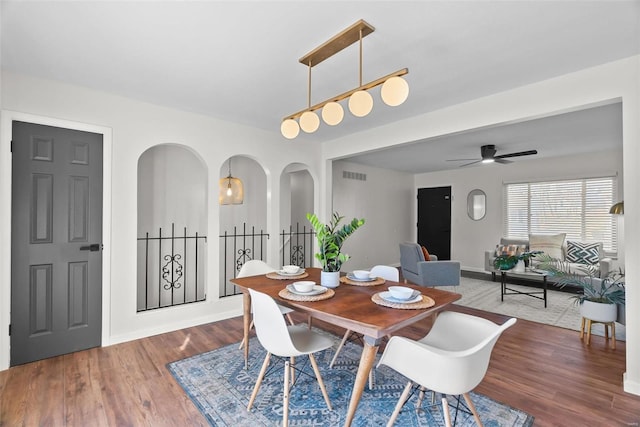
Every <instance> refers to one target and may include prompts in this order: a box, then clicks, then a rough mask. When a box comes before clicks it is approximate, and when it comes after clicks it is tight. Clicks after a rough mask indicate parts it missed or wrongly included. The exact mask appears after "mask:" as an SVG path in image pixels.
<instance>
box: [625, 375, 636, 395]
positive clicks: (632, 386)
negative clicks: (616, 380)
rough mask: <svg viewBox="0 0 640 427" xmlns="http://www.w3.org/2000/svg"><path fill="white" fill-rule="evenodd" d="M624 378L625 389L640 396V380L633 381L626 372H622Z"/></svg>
mask: <svg viewBox="0 0 640 427" xmlns="http://www.w3.org/2000/svg"><path fill="white" fill-rule="evenodd" d="M622 379H623V381H622V383H623V388H624V391H626V392H627V393H631V394H635V395H638V396H640V382H637V381H631V380H630V379H629V378H627V373H626V372H625V373H624V374H622Z"/></svg>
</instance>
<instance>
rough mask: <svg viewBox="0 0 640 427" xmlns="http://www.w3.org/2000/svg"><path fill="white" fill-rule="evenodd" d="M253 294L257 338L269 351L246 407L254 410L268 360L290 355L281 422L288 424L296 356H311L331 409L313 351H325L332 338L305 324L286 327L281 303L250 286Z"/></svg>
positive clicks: (285, 370) (323, 393)
mask: <svg viewBox="0 0 640 427" xmlns="http://www.w3.org/2000/svg"><path fill="white" fill-rule="evenodd" d="M249 294H250V295H251V301H252V304H253V307H254V310H253V317H254V321H255V327H256V334H257V336H258V341H260V344H262V346H263V347H264V348H265V350H267V355H266V357H265V358H264V363H263V364H262V368H261V369H260V374H259V375H258V379H257V380H256V385H255V386H254V388H253V392H252V393H251V398H250V399H249V405H248V406H247V410H248V411H249V410H251V407H252V406H253V402H254V401H255V398H256V396H257V394H258V390H259V389H260V384H261V383H262V380H263V378H264V375H265V372H266V370H267V367H268V366H269V360H270V359H271V355H272V354H273V355H275V356H280V357H286V358H290V359H287V360H286V362H285V365H284V382H283V384H284V391H283V398H282V400H283V408H282V425H283V426H284V427H286V426H288V425H289V382H290V374H291V373H292V370H293V366H292V365H293V362H294V360H293V359H294V358H295V357H296V356H303V355H308V356H309V360H310V361H311V366H312V367H313V371H314V373H315V375H316V378H317V380H318V385H319V386H320V390H321V391H322V396H323V397H324V401H325V402H326V404H327V407H328V408H329V410H332V408H331V402H330V401H329V395H328V394H327V390H326V388H325V386H324V382H323V381H322V376H321V375H320V371H319V370H318V364H317V363H316V359H315V357H313V353H316V352H318V351H322V350H325V349H327V348H329V347H331V346H332V345H333V340H332V339H331V338H329V337H327V336H324V335H321V334H319V333H317V332H314V331H312V330H309V329H308V328H307V327H306V326H302V325H291V326H287V324H286V323H285V321H284V318H283V317H282V315H281V314H280V310H278V305H277V304H276V302H275V301H274V300H273V298H271V297H270V296H269V295H267V294H264V293H262V292H258V291H255V290H253V289H249Z"/></svg>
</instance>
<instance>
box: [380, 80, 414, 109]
mask: <svg viewBox="0 0 640 427" xmlns="http://www.w3.org/2000/svg"><path fill="white" fill-rule="evenodd" d="M380 96H381V97H382V101H383V102H384V103H385V104H387V105H389V106H391V107H397V106H398V105H400V104H402V103H403V102H404V101H406V100H407V97H408V96H409V83H407V81H406V80H405V79H403V78H402V77H398V76H395V77H391V78H390V79H387V81H385V82H384V84H383V85H382V89H381V90H380Z"/></svg>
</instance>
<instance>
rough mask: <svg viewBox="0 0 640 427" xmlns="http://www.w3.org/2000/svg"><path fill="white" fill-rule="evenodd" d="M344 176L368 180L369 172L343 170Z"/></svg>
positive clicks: (345, 177)
mask: <svg viewBox="0 0 640 427" xmlns="http://www.w3.org/2000/svg"><path fill="white" fill-rule="evenodd" d="M342 178H344V179H355V180H357V181H366V180H367V174H366V173H360V172H349V171H342Z"/></svg>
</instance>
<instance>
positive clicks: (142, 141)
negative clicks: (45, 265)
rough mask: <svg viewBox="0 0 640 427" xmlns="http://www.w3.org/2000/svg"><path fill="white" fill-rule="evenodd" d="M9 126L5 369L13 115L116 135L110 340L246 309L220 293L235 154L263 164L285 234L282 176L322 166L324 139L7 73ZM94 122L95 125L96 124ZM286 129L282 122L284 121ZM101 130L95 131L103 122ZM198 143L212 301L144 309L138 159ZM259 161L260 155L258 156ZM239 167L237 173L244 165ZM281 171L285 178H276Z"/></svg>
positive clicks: (0, 285)
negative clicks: (299, 138)
mask: <svg viewBox="0 0 640 427" xmlns="http://www.w3.org/2000/svg"><path fill="white" fill-rule="evenodd" d="M1 84H2V88H3V91H2V94H1V96H2V98H1V101H0V103H1V105H2V107H3V111H2V133H1V135H0V165H1V166H2V167H1V168H0V200H1V203H0V230H1V231H2V239H0V254H2V256H0V295H1V298H0V369H5V368H7V367H8V364H9V337H8V334H7V331H8V325H9V320H10V266H11V247H10V242H11V240H10V235H11V220H10V218H11V209H10V208H11V154H10V150H9V144H10V141H11V120H12V119H14V118H16V117H20V118H21V119H23V118H24V117H29V118H33V119H34V120H33V121H34V122H45V123H46V124H53V125H56V124H57V123H60V124H61V125H62V126H63V127H64V126H65V125H66V124H67V122H73V123H77V124H78V125H79V126H81V127H82V126H84V127H90V126H93V128H99V129H106V130H108V131H109V132H111V133H112V135H113V138H112V141H113V143H112V145H110V147H111V149H110V152H107V153H105V159H106V161H107V163H106V164H105V178H106V179H107V181H108V182H105V191H106V192H107V193H106V195H105V197H106V198H109V200H110V202H111V206H112V208H111V210H110V211H109V212H105V217H106V218H107V221H108V223H107V224H106V226H105V229H104V230H103V231H104V234H105V235H106V236H105V242H110V245H105V249H104V251H105V252H104V253H103V258H104V259H107V260H109V261H110V264H109V265H110V266H111V268H110V270H109V271H107V273H108V274H109V275H110V276H109V277H108V280H106V282H105V281H103V287H104V288H105V295H104V298H103V312H104V320H103V331H104V333H103V345H109V344H112V343H117V342H122V341H126V340H130V339H135V338H139V337H144V336H148V335H152V334H156V333H161V332H165V331H169V330H174V329H178V328H182V327H187V326H191V325H196V324H200V323H205V322H210V321H215V320H218V319H222V318H227V317H230V316H235V315H239V314H240V313H241V298H240V297H232V298H225V299H222V300H218V299H217V297H216V295H217V294H218V292H217V287H218V280H217V278H218V270H219V269H218V259H219V253H218V246H217V236H218V235H219V215H220V206H219V205H218V201H217V181H218V178H219V173H220V171H221V169H222V167H223V163H224V162H225V161H226V160H227V159H228V158H229V157H231V156H234V155H244V156H247V157H249V158H252V159H254V160H256V161H258V163H260V165H261V166H262V168H263V170H264V171H265V175H266V179H265V182H266V188H267V189H268V194H267V196H266V198H267V200H266V202H265V203H266V207H265V209H266V212H267V214H266V226H267V229H268V231H269V232H272V233H274V232H275V233H277V230H278V229H279V227H280V224H279V217H278V216H275V215H274V214H273V210H274V209H273V208H272V206H278V204H279V197H280V191H279V182H280V181H279V179H278V177H279V176H280V174H281V172H282V170H283V169H284V168H285V167H286V166H287V165H288V164H291V163H305V164H308V165H309V167H310V172H311V174H312V176H317V172H316V171H314V170H313V169H314V168H316V169H317V168H318V167H319V163H317V161H316V160H315V159H318V158H319V155H318V154H319V149H318V148H317V145H315V144H313V145H312V144H304V143H301V142H298V143H295V144H294V143H292V142H289V141H286V140H284V139H283V138H282V137H281V136H280V135H279V134H278V133H277V129H276V131H275V132H274V133H273V134H270V133H266V132H263V131H258V130H255V129H251V128H248V127H244V126H240V125H235V124H232V123H228V122H222V121H220V120H216V119H212V118H209V117H204V116H200V115H196V114H191V113H187V112H181V111H176V110H171V109H168V108H163V107H159V106H155V105H151V104H146V103H142V102H137V101H133V100H130V99H126V98H123V97H119V96H115V95H110V94H106V93H102V92H97V91H93V90H89V89H85V88H81V87H76V86H70V85H66V84H61V83H58V82H53V81H45V80H41V79H37V78H31V77H28V76H24V75H16V74H12V73H9V72H5V71H3V73H2V83H1ZM89 125H90V126H89ZM274 126H275V127H276V128H277V124H275V125H274ZM94 131H95V130H94ZM165 143H173V144H180V145H183V146H186V147H189V148H190V149H192V150H193V152H194V153H196V154H197V155H198V156H199V157H200V158H202V160H203V162H204V164H205V166H206V169H207V172H208V184H209V188H210V189H216V191H214V192H212V191H209V194H208V196H207V200H206V204H207V207H208V212H207V230H208V235H209V236H211V238H212V240H213V241H212V242H210V243H209V245H208V246H209V251H208V254H207V272H208V283H207V288H208V289H207V296H208V297H207V301H206V302H204V303H197V304H190V305H188V306H182V307H174V308H170V309H164V310H154V311H153V312H147V313H142V314H138V313H136V304H135V303H136V286H135V284H136V268H137V266H136V236H137V199H138V195H137V190H136V182H137V166H138V159H139V157H140V155H141V154H142V153H143V152H144V151H145V150H147V149H149V148H150V147H152V146H155V145H158V144H165ZM258 159H259V160H258ZM232 167H233V168H234V173H235V167H234V166H232ZM274 177H275V185H274ZM277 240H278V239H271V240H270V242H269V248H268V249H269V251H270V252H271V253H273V258H274V259H277V250H278V245H277Z"/></svg>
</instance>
